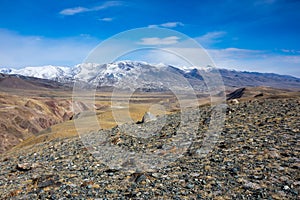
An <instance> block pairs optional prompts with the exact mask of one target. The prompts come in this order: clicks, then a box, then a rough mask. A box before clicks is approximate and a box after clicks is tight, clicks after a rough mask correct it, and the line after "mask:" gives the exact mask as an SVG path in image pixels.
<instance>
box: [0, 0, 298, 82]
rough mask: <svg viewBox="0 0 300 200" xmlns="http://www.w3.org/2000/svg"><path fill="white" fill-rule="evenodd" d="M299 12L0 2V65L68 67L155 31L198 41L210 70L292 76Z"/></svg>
mask: <svg viewBox="0 0 300 200" xmlns="http://www.w3.org/2000/svg"><path fill="white" fill-rule="evenodd" d="M299 10H300V1H292V0H287V1H283V0H257V1H255V0H252V1H250V0H249V1H248V0H244V1H233V0H220V1H198V0H195V1H192V0H191V1H176V0H173V1H170V0H168V1H167V0H152V1H141V0H132V1H96V0H77V1H76V0H43V1H38V0H2V1H0V67H14V68H21V67H25V66H38V65H48V64H51V65H60V66H73V65H75V64H78V63H80V62H82V60H83V59H84V58H85V57H86V56H87V55H88V53H89V52H90V51H91V50H92V49H93V48H94V47H95V46H96V45H97V44H99V43H100V42H101V41H103V40H105V39H107V38H109V37H111V36H113V35H115V34H117V33H119V32H122V31H126V30H129V29H133V28H139V27H162V28H170V29H173V30H176V31H179V32H182V33H184V34H186V35H188V36H189V37H191V38H193V39H195V40H196V41H198V42H199V43H200V44H201V45H202V46H203V47H204V48H205V49H206V50H207V51H208V53H209V54H210V55H211V57H212V58H213V60H214V61H215V63H216V65H217V66H218V67H221V68H228V69H236V70H249V71H260V72H275V73H280V74H289V75H294V76H297V77H300V40H299V38H300V37H299V36H300V14H299V13H300V12H299ZM162 62H168V61H167V60H162Z"/></svg>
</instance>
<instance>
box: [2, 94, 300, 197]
mask: <svg viewBox="0 0 300 200" xmlns="http://www.w3.org/2000/svg"><path fill="white" fill-rule="evenodd" d="M299 105H300V98H299V96H298V97H295V98H279V99H254V100H253V99H252V100H247V101H243V102H240V103H238V104H230V105H229V106H228V108H227V118H226V121H225V125H224V128H223V131H222V132H221V133H220V137H219V138H218V141H217V144H216V145H215V146H214V148H213V151H212V152H211V153H209V154H208V155H207V156H206V157H204V158H203V157H202V158H200V157H198V156H197V155H195V154H192V153H187V154H185V156H184V157H181V158H179V159H178V160H176V161H174V162H172V163H170V164H169V165H168V166H165V167H163V168H161V169H159V170H156V171H137V172H125V171H122V170H113V169H110V168H109V167H108V166H106V165H105V164H104V163H103V162H101V160H98V159H96V158H95V157H93V156H92V155H91V154H90V151H89V148H88V147H86V146H84V145H83V143H82V141H81V140H80V139H79V138H77V137H74V138H67V139H59V138H57V139H55V140H52V141H47V142H45V143H40V144H37V145H34V146H28V147H26V148H24V149H20V150H17V151H16V150H15V151H10V152H7V153H6V154H3V155H2V156H1V158H0V160H1V162H0V169H1V171H0V198H1V199H5V198H7V199H61V198H63V199H66V198H68V199H95V198H99V199H278V200H281V199H299V195H300V189H299V188H300V187H299V186H300V176H299V169H300V160H299V157H300V154H299V152H300V151H299V150H300V149H299V141H300V138H299V136H300V134H299V133H300V130H299V127H300V121H299V119H300V106H299ZM189 112H193V111H189ZM200 112H201V113H200V116H201V119H200V121H194V118H191V119H190V120H191V121H190V122H191V124H195V125H196V126H199V130H198V131H197V133H196V134H197V135H198V137H197V138H198V139H197V141H198V143H195V144H196V145H200V146H201V141H203V137H204V136H205V132H206V130H207V128H208V125H209V120H208V119H209V113H210V107H202V108H201V111H200ZM179 119H180V117H179V116H178V114H174V115H170V116H169V117H168V123H167V125H166V127H165V128H164V129H162V131H160V132H158V133H157V134H156V135H155V136H154V137H152V138H150V139H149V140H144V139H139V138H134V137H129V136H127V135H126V133H120V134H119V135H116V134H115V131H116V130H117V129H112V130H110V131H108V132H107V131H104V130H100V131H98V132H94V133H90V134H91V136H93V134H96V135H97V134H107V133H110V134H111V137H112V138H111V139H112V140H109V141H112V144H111V145H117V146H122V147H124V148H128V149H132V150H134V151H140V150H143V146H145V145H148V146H151V147H157V148H158V149H160V144H161V142H163V141H164V140H168V139H171V138H172V136H173V134H174V133H175V132H176V129H177V127H178V126H176V124H178V123H179V121H178V120H179ZM159 120H160V119H158V120H157V121H151V122H146V123H142V124H141V125H140V126H142V127H143V128H147V127H148V130H151V128H154V127H155V123H159ZM197 128H198V127H197ZM62 131H63V130H62ZM116 136H118V138H119V140H115V139H118V138H115V137H116ZM95 142H97V141H95Z"/></svg>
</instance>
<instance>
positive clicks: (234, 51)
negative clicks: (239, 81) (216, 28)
mask: <svg viewBox="0 0 300 200" xmlns="http://www.w3.org/2000/svg"><path fill="white" fill-rule="evenodd" d="M208 53H209V54H210V56H211V57H212V59H213V60H214V62H215V63H216V66H218V67H219V68H227V69H236V70H241V71H244V70H245V71H258V72H270V73H271V72H272V73H279V74H288V75H293V76H298V77H300V68H299V66H300V55H282V54H276V53H272V52H268V51H261V50H251V49H239V48H226V49H209V50H208Z"/></svg>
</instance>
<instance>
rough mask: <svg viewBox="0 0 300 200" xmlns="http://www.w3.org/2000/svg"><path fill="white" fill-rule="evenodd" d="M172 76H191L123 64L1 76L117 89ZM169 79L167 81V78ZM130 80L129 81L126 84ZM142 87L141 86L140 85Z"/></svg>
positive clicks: (30, 70) (166, 67) (160, 66)
mask: <svg viewBox="0 0 300 200" xmlns="http://www.w3.org/2000/svg"><path fill="white" fill-rule="evenodd" d="M170 70H172V73H176V74H180V75H184V74H187V75H188V73H189V71H187V70H185V71H184V70H182V69H179V68H175V67H172V66H169V65H165V64H158V65H152V64H148V63H146V62H137V61H119V62H114V63H109V64H95V63H83V64H78V65H76V66H74V67H61V66H52V65H48V66H41V67H25V68H23V69H8V68H2V69H0V73H4V74H18V75H22V76H30V77H35V78H42V79H49V80H55V81H59V82H70V81H82V82H85V83H88V84H91V85H100V86H102V85H103V86H115V85H118V84H121V80H122V84H123V85H124V84H125V85H127V84H129V85H131V84H133V82H134V81H133V80H136V79H137V78H139V81H142V82H143V81H144V84H148V85H150V84H154V83H155V84H157V83H158V82H157V81H159V80H158V77H160V78H163V79H168V78H170V74H171V71H170ZM164 76H165V77H164ZM124 79H127V80H128V81H124ZM139 84H141V82H139Z"/></svg>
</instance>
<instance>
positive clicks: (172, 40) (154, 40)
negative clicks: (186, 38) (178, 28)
mask: <svg viewBox="0 0 300 200" xmlns="http://www.w3.org/2000/svg"><path fill="white" fill-rule="evenodd" d="M179 39H180V38H179V37H177V36H169V37H165V38H158V37H149V38H142V39H141V41H140V42H138V44H142V45H168V44H176V43H178V40H179Z"/></svg>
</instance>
